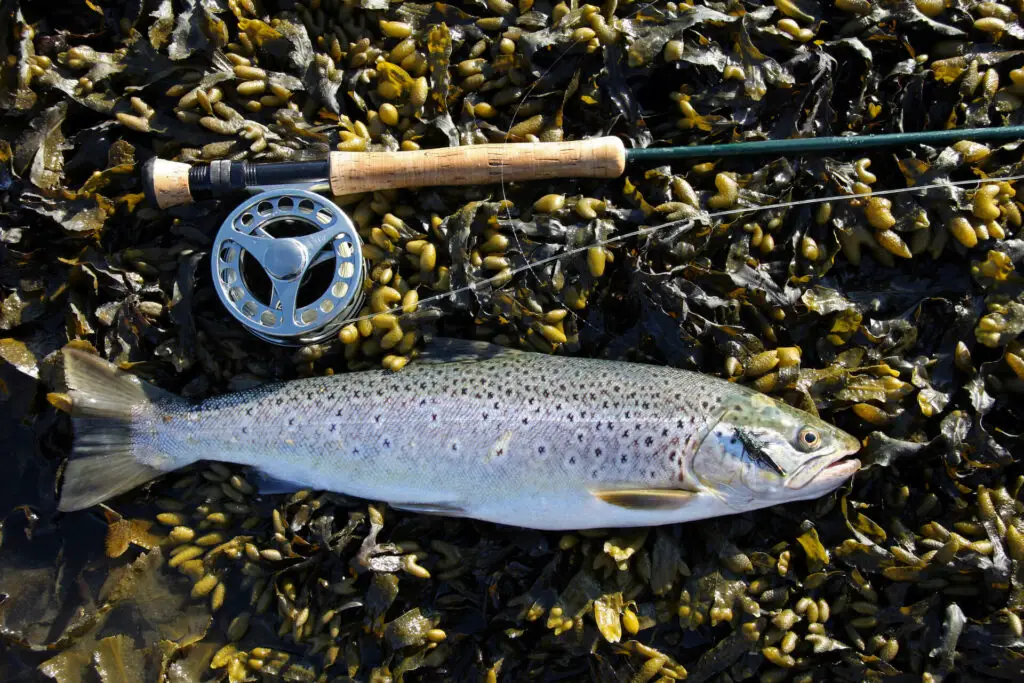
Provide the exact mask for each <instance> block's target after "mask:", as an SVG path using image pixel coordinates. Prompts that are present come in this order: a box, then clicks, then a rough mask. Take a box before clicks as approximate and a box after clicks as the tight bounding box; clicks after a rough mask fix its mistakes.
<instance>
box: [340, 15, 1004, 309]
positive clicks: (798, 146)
mask: <svg viewBox="0 0 1024 683" xmlns="http://www.w3.org/2000/svg"><path fill="white" fill-rule="evenodd" d="M654 4H655V3H654V2H653V1H652V2H648V3H646V4H643V5H641V6H639V7H637V8H636V9H635V10H634V11H633V12H631V13H630V14H628V15H627V16H626V17H625V18H626V19H632V18H634V17H635V16H636V15H637V14H639V13H641V12H643V11H644V10H646V9H647V8H649V7H651V6H653V5H654ZM583 42H585V41H583V40H582V39H577V40H575V41H573V43H572V44H570V45H569V46H567V47H566V48H565V50H564V51H563V52H562V53H561V54H560V55H558V56H557V57H556V58H555V60H554V61H553V62H552V63H551V64H550V65H549V66H548V67H547V68H546V69H545V70H544V72H543V73H542V74H541V75H540V76H539V77H538V78H537V79H536V80H534V82H533V83H532V84H531V85H530V87H529V88H528V89H527V91H526V93H525V94H524V95H523V97H522V99H521V100H520V101H519V103H518V104H517V105H516V108H515V111H513V112H512V119H511V120H510V121H509V124H508V130H507V131H505V138H506V140H507V139H508V137H509V136H510V135H511V132H512V128H513V127H514V126H515V122H516V118H517V117H518V116H519V112H520V110H521V109H522V107H523V106H524V105H525V104H526V102H527V100H528V99H529V97H530V95H531V94H532V93H533V91H534V90H536V88H537V86H538V85H539V84H540V82H541V81H542V80H543V79H544V77H545V76H547V75H548V74H549V73H551V72H552V71H553V70H554V68H555V67H556V66H557V65H558V64H559V63H560V62H561V61H562V60H563V59H564V58H565V57H566V56H567V55H568V54H569V53H570V52H571V51H572V50H573V49H574V48H575V47H576V46H578V45H580V44H581V43H583ZM583 57H584V55H581V61H582V58H583ZM644 118H649V117H644ZM609 130H610V128H609ZM1011 137H1020V138H1024V125H1015V126H1001V127H1000V126H997V127H993V128H988V129H979V128H972V129H947V130H940V131H917V132H910V133H906V132H903V133H888V134H880V135H849V136H826V137H815V138H787V139H784V140H758V141H750V142H740V143H724V144H704V145H689V146H671V147H649V148H631V149H627V150H626V162H627V163H629V162H637V161H639V162H668V161H679V160H683V159H692V158H696V157H704V156H711V157H713V158H721V157H730V156H747V155H756V154H765V155H767V154H773V155H776V154H796V153H801V152H811V153H814V152H844V151H846V152H849V151H855V150H864V149H874V148H878V147H884V146H892V145H912V144H934V143H942V142H957V141H960V140H965V139H971V140H997V139H1006V138H1011ZM1021 178H1024V175H1018V176H1007V177H1004V178H987V179H985V180H967V181H955V182H952V181H951V182H947V183H935V184H932V185H923V186H919V187H910V188H896V189H889V190H878V191H872V192H868V193H861V194H853V195H838V196H835V197H823V198H813V199H806V200H792V201H788V202H783V203H780V204H773V205H770V207H760V208H761V209H767V208H789V207H795V206H804V205H808V204H817V203H824V202H827V201H840V200H842V199H856V198H860V197H869V196H879V195H890V194H901V193H903V192H913V191H921V190H927V189H936V188H940V187H949V186H958V185H972V184H980V183H981V182H1000V181H1008V180H1018V179H1021ZM500 182H501V198H502V200H503V202H504V203H505V217H506V219H507V221H508V225H509V232H510V233H511V235H512V239H513V240H514V242H515V246H516V249H517V250H518V251H519V252H520V253H525V252H524V249H523V244H522V242H521V241H520V239H519V232H518V230H516V227H515V221H514V220H513V218H512V212H511V208H509V207H510V205H511V202H509V200H508V195H507V193H506V191H505V168H504V166H502V167H501V169H500ZM756 210H759V209H758V208H756V207H744V208H739V209H729V210H724V211H719V212H715V213H710V214H708V213H704V212H702V213H701V214H700V215H699V216H695V217H691V218H686V219H682V220H679V221H673V222H669V223H665V224H662V225H659V226H651V227H646V228H641V229H639V230H635V231H633V232H630V233H625V234H622V235H618V236H615V237H611V238H608V239H606V240H603V241H597V242H595V243H593V244H588V245H586V246H583V247H578V248H574V249H570V250H568V251H566V252H563V253H561V254H556V255H554V256H550V257H546V258H543V259H540V260H538V261H530V262H527V263H526V264H525V265H523V266H519V267H517V268H514V269H512V270H510V271H506V272H502V273H498V274H497V275H494V276H491V277H489V278H485V279H483V280H479V281H477V282H475V283H472V284H470V285H467V286H465V287H461V288H459V289H456V290H453V291H451V292H447V293H444V294H438V295H433V296H430V297H427V298H425V299H421V300H420V302H419V303H420V305H423V304H428V303H430V302H432V301H437V300H440V299H443V298H446V297H455V296H457V295H458V294H462V293H465V292H467V291H475V290H476V289H477V288H479V287H480V286H481V285H487V284H490V283H493V282H496V281H498V280H499V279H506V280H507V279H508V278H509V277H514V276H516V275H519V274H521V273H528V274H529V275H530V276H532V277H533V278H534V279H535V280H536V281H537V282H538V283H540V284H543V281H542V280H541V278H540V277H538V276H537V273H536V272H535V271H534V268H535V267H537V266H542V265H545V264H547V263H550V262H552V261H556V260H558V259H560V258H565V257H569V256H574V255H577V254H580V253H582V252H584V251H586V250H588V249H590V248H592V247H602V246H605V245H608V244H614V243H617V242H621V241H624V240H627V239H630V238H632V237H639V236H644V235H649V234H651V233H653V232H656V231H658V230H664V229H667V228H671V227H674V226H676V225H681V224H685V223H686V222H688V221H691V220H697V219H713V218H719V217H724V216H730V215H734V214H739V213H746V212H748V211H756ZM399 308H400V307H399ZM394 310H395V309H391V310H389V311H388V312H389V313H394ZM571 313H572V315H573V319H574V320H576V321H581V320H582V321H583V322H584V323H585V324H587V325H588V326H591V327H592V325H591V324H590V323H589V322H588V321H587V320H586V319H585V318H582V317H580V316H579V315H577V314H576V313H575V312H571ZM370 317H373V316H372V315H371V316H362V317H360V318H357V319H356V320H353V321H351V322H357V321H359V320H364V319H366V318H370ZM399 317H400V316H399Z"/></svg>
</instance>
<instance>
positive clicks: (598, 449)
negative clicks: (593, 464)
mask: <svg viewBox="0 0 1024 683" xmlns="http://www.w3.org/2000/svg"><path fill="white" fill-rule="evenodd" d="M602 452H603V451H601V449H600V448H595V449H594V455H596V456H597V457H599V458H600V457H601V454H602Z"/></svg>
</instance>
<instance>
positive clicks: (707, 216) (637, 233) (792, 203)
mask: <svg viewBox="0 0 1024 683" xmlns="http://www.w3.org/2000/svg"><path fill="white" fill-rule="evenodd" d="M1013 180H1024V173H1019V174H1016V175H1008V176H995V177H991V178H972V179H970V180H955V181H944V182H940V183H929V184H927V185H920V186H915V187H901V188H894V189H889V190H878V191H872V192H860V193H855V194H836V195H830V196H827V197H811V198H808V199H792V200H787V201H784V202H779V203H778V204H766V205H761V206H745V207H739V208H735V209H723V210H722V211H714V212H711V213H707V212H701V213H700V214H698V215H696V216H691V217H689V218H682V219H679V220H675V221H669V222H667V223H662V224H661V225H649V226H645V227H643V228H639V229H637V230H633V231H632V232H627V233H623V234H621V235H616V236H614V237H609V238H607V239H604V240H599V241H597V242H594V243H593V244H586V245H584V246H581V247H573V248H571V249H567V250H566V251H563V252H561V253H558V254H553V255H552V256H547V257H544V258H542V259H537V260H536V261H530V262H528V263H526V264H524V265H522V266H519V267H517V268H512V269H510V270H509V272H507V273H505V272H502V273H498V274H497V275H492V276H491V277H488V278H483V279H481V280H477V281H476V282H473V283H470V284H468V285H465V286H463V287H459V288H457V289H453V290H451V291H449V292H443V293H441V294H434V295H432V296H428V297H427V298H425V299H420V300H419V302H418V305H419V306H421V307H422V306H424V305H425V304H430V303H431V302H440V301H442V300H445V299H454V297H456V296H458V295H459V294H464V293H466V292H475V291H478V290H479V289H481V288H482V287H484V286H486V285H489V284H492V283H495V282H498V281H499V280H505V281H507V280H508V278H509V277H514V276H516V275H519V274H521V273H524V272H527V271H530V272H532V269H533V268H535V267H537V266H543V265H546V264H548V263H552V262H554V261H558V260H559V259H563V258H567V257H570V256H575V255H577V254H582V253H584V252H586V251H587V250H588V249H591V248H593V247H603V246H605V245H608V244H615V243H617V242H623V241H625V240H628V239H632V238H634V237H642V236H646V235H650V234H653V233H656V232H659V231H661V230H666V229H668V228H673V227H677V226H682V225H686V224H687V223H690V222H692V221H702V220H703V221H706V220H711V219H716V218H723V217H727V216H734V215H737V214H743V213H751V212H757V211H766V210H768V209H789V208H793V207H797V206H809V205H814V204H824V203H825V202H838V201H843V200H851V199H862V198H867V197H877V196H879V195H895V194H903V193H908V192H923V191H926V190H936V189H943V188H949V187H950V186H964V185H980V184H982V183H1000V182H1010V181H1013ZM534 277H536V275H534ZM435 308H436V309H438V310H440V307H439V306H438V307H435ZM382 313H390V314H392V315H394V316H395V317H396V318H402V317H403V316H405V315H412V314H408V313H404V312H403V311H402V306H401V305H398V306H395V307H393V308H391V309H388V310H385V311H381V312H380V313H370V314H367V315H363V316H359V317H356V318H350V319H348V320H347V321H346V324H355V323H357V322H360V321H362V320H370V319H372V318H374V317H376V316H378V315H381V314H382Z"/></svg>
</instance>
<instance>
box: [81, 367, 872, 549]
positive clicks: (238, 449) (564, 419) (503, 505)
mask: <svg viewBox="0 0 1024 683" xmlns="http://www.w3.org/2000/svg"><path fill="white" fill-rule="evenodd" d="M491 348H492V349H493V348H494V347H491ZM65 371H66V377H67V380H68V385H69V389H70V392H69V393H70V395H71V398H72V405H73V408H72V414H73V416H76V419H75V431H76V437H75V447H74V452H73V454H72V459H71V460H70V462H69V464H68V467H67V469H66V474H65V482H64V488H63V491H62V495H61V509H64V510H70V509H79V508H82V507H88V506H89V505H92V504H95V503H97V502H101V501H102V500H104V499H106V498H109V497H111V496H112V495H116V494H117V493H120V492H123V491H125V490H128V488H132V487H134V486H137V485H138V484H139V483H144V482H145V481H148V480H149V479H152V478H154V477H156V476H159V474H161V473H163V472H167V471H171V470H174V469H178V468H180V467H183V466H185V465H188V464H190V463H193V462H195V461H197V460H216V461H223V462H231V463H237V464H241V465H249V466H252V467H255V468H257V469H259V470H260V471H261V472H262V473H263V474H264V475H266V476H268V477H271V478H273V479H276V480H280V481H287V482H290V483H291V484H293V485H294V486H295V487H296V488H302V487H307V488H314V489H318V490H329V491H334V492H338V493H343V494H347V495H352V496H358V497H362V498H367V499H371V500H379V501H384V502H387V503H389V504H391V505H392V506H393V507H397V508H400V509H406V510H413V511H420V512H425V513H435V514H445V515H452V516H462V517H472V518H475V519H480V520H486V521H491V522H497V523H504V524H509V525H515V526H522V527H529V528H535V529H585V528H594V527H626V526H649V525H657V524H666V523H672V522H683V521H689V520H695V519H702V518H707V517H717V516H722V515H728V514H734V513H737V512H742V511H745V510H751V509H756V508H760V507H766V506H770V505H775V504H778V503H782V502H788V501H794V500H801V499H807V498H814V497H818V496H821V495H823V494H825V493H827V492H828V491H831V490H833V489H835V488H836V487H838V486H839V485H840V484H841V483H842V482H843V481H844V480H846V479H847V478H849V476H850V475H852V474H853V473H854V472H855V471H856V470H857V468H858V467H859V463H858V462H857V461H856V460H843V458H844V457H845V456H846V455H849V454H850V453H852V452H854V451H856V450H857V449H858V448H859V445H860V444H859V443H858V442H857V441H856V439H854V438H853V437H851V436H849V435H847V434H845V433H843V432H841V431H839V430H837V429H836V428H834V427H832V426H830V425H828V424H827V423H825V422H823V421H821V420H819V419H817V418H815V417H813V416H811V415H809V414H807V413H804V412H802V411H799V410H796V409H794V408H791V407H789V406H787V405H785V404H783V403H781V402H778V401H775V400H774V399H771V398H768V397H766V396H764V395H762V394H760V393H757V392H755V391H753V390H750V389H748V388H745V387H742V386H738V385H735V384H732V383H729V382H726V381H724V380H720V379H717V378H713V377H709V376H705V375H702V374H698V373H692V372H687V371H683V370H677V369H672V368H666V367H658V366H653V365H644V364H636V363H625V362H616V361H607V360H596V359H585V358H572V357H565V356H548V355H544V354H534V353H523V352H514V351H500V352H497V353H493V352H492V353H491V354H490V357H481V358H479V359H477V360H471V361H453V362H417V363H413V364H411V365H409V366H407V367H406V368H405V369H403V370H402V371H400V372H397V373H395V372H390V371H386V370H379V371H366V372H356V373H348V374H339V375H332V376H329V377H317V378H309V379H301V380H295V381H290V382H284V383H275V384H267V385H264V386H260V387H257V388H254V389H250V390H247V391H242V392H237V393H230V394H225V395H221V396H216V397H213V398H210V399H207V400H205V401H201V402H189V401H186V400H184V399H181V398H179V397H176V396H173V395H171V394H167V393H165V392H162V391H161V390H159V389H157V388H155V387H153V386H152V385H149V384H146V383H144V382H141V381H140V380H138V379H136V378H134V377H131V376H130V375H127V374H126V373H121V372H120V371H118V370H116V369H115V368H113V366H110V365H109V364H107V363H105V362H104V361H102V360H100V359H98V358H96V357H94V356H88V355H86V354H83V353H81V352H71V351H69V352H66V355H65ZM809 435H813V436H814V439H815V440H816V443H814V444H808V443H804V440H806V439H807V438H809ZM794 444H795V446H794ZM812 446H813V447H812ZM118 468H120V470H123V471H122V472H121V475H120V476H119V477H117V478H116V479H115V478H114V477H112V476H111V472H112V469H118ZM126 487H127V488H126Z"/></svg>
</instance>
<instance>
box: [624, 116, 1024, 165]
mask: <svg viewBox="0 0 1024 683" xmlns="http://www.w3.org/2000/svg"><path fill="white" fill-rule="evenodd" d="M1013 138H1018V139H1024V125H1020V126H1002V127H999V126H997V127H993V128H953V129H950V130H935V131H919V132H916V133H880V134H878V135H848V136H847V135H836V136H830V137H824V138H789V139H786V140H758V141H756V142H730V143H722V144H714V145H691V146H679V147H648V148H644V149H627V150H626V161H627V162H632V161H640V162H652V161H677V160H679V159H692V158H695V157H712V158H718V157H735V156H754V155H758V154H795V153H799V152H845V151H858V150H862V149H874V148H878V147H895V146H901V145H914V144H925V145H927V144H934V143H941V142H957V141H959V140H975V141H980V140H1009V139H1013Z"/></svg>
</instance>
